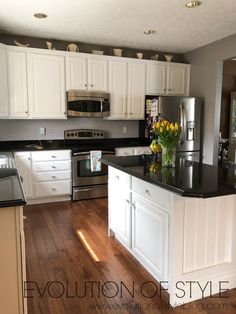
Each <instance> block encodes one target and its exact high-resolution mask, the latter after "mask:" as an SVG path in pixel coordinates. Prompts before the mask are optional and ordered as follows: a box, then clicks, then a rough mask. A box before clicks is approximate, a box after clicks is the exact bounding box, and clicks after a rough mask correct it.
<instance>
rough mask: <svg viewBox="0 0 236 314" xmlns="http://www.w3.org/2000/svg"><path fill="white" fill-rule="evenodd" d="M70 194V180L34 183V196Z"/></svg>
mask: <svg viewBox="0 0 236 314" xmlns="http://www.w3.org/2000/svg"><path fill="white" fill-rule="evenodd" d="M68 194H71V180H63V181H49V182H40V183H35V196H36V197H43V196H53V195H68Z"/></svg>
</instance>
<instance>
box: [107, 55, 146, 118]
mask: <svg viewBox="0 0 236 314" xmlns="http://www.w3.org/2000/svg"><path fill="white" fill-rule="evenodd" d="M145 86H146V64H145V63H144V62H138V61H130V62H128V61H127V60H122V58H119V60H114V59H113V58H112V59H111V60H110V61H109V92H110V97H111V98H110V100H111V105H110V106H111V111H110V116H109V117H108V119H114V120H115V119H119V120H122V119H127V120H142V119H144V102H145Z"/></svg>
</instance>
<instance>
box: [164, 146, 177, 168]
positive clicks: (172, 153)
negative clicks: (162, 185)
mask: <svg viewBox="0 0 236 314" xmlns="http://www.w3.org/2000/svg"><path fill="white" fill-rule="evenodd" d="M175 157H176V147H175V146H171V147H169V146H162V167H169V168H172V167H175Z"/></svg>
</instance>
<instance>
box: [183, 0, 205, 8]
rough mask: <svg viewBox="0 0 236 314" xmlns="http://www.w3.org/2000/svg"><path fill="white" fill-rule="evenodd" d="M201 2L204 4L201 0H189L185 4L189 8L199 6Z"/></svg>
mask: <svg viewBox="0 0 236 314" xmlns="http://www.w3.org/2000/svg"><path fill="white" fill-rule="evenodd" d="M201 4H202V2H201V1H188V2H187V3H185V6H186V7H187V8H197V7H199V5H201Z"/></svg>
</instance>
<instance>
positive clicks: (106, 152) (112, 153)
mask: <svg viewBox="0 0 236 314" xmlns="http://www.w3.org/2000/svg"><path fill="white" fill-rule="evenodd" d="M97 150H99V149H97ZM103 154H106V155H115V152H111V151H106V150H102V155H103ZM85 155H90V151H88V152H80V153H73V156H85Z"/></svg>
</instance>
